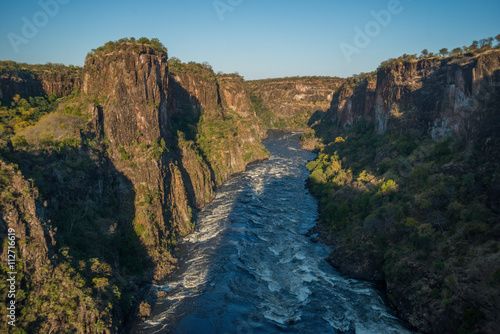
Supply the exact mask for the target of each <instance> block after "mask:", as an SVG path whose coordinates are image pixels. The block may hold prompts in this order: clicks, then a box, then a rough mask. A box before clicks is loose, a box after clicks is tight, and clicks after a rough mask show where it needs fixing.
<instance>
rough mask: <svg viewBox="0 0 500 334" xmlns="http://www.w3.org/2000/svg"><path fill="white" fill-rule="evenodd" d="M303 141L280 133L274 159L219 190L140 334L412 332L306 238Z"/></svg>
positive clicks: (314, 215)
mask: <svg viewBox="0 0 500 334" xmlns="http://www.w3.org/2000/svg"><path fill="white" fill-rule="evenodd" d="M299 138H300V134H298V133H290V132H288V133H286V132H278V131H272V132H270V137H269V139H267V140H266V141H265V145H266V148H267V149H268V150H269V151H270V153H271V157H270V158H269V159H268V160H266V161H263V162H259V163H255V164H252V165H251V166H249V167H248V169H247V171H246V172H244V173H241V174H239V175H236V176H234V177H232V178H231V179H229V180H228V181H227V182H226V183H225V184H224V185H222V186H221V187H219V189H218V190H217V196H216V198H215V200H214V201H213V202H212V203H210V204H209V205H207V206H206V207H205V208H204V209H203V210H201V211H200V212H199V214H198V216H197V220H196V231H195V232H194V233H192V234H191V235H189V236H188V237H186V238H185V239H184V240H183V242H182V243H181V245H180V250H179V254H180V257H181V261H182V265H181V267H180V269H179V270H178V271H177V272H176V273H175V274H174V275H172V276H171V277H170V278H169V279H168V280H167V281H166V282H164V284H163V285H154V286H152V287H151V289H152V291H153V292H155V290H163V291H165V292H166V297H165V298H159V299H158V300H157V301H156V305H155V307H154V309H153V312H152V315H151V317H150V318H149V319H148V320H147V321H146V322H144V323H142V324H140V325H138V327H137V330H136V331H134V332H136V333H190V334H196V333H203V334H209V333H221V334H225V333H314V334H318V333H357V334H358V333H384V334H386V333H398V334H400V333H411V331H409V330H408V329H407V326H406V325H405V324H404V323H403V322H402V321H401V320H399V319H397V318H396V317H395V316H394V312H393V310H392V309H391V308H390V307H389V306H388V305H387V304H386V303H385V301H384V298H383V297H382V296H381V294H380V292H379V291H378V290H376V289H375V288H374V286H373V284H372V283H368V282H362V281H358V280H354V279H351V278H348V277H345V276H343V275H341V274H340V273H339V272H338V271H336V270H335V269H334V268H332V267H331V266H330V265H329V264H328V263H327V262H326V261H325V258H326V257H327V255H328V253H329V251H330V247H329V246H325V245H322V244H321V243H314V242H312V241H311V238H310V237H306V236H305V234H306V233H307V232H308V231H309V230H310V229H311V228H312V227H313V226H314V225H315V224H316V222H317V219H318V204H317V201H316V199H315V198H314V197H313V196H312V195H311V194H310V193H309V191H308V190H307V188H306V186H305V180H306V179H307V177H308V174H309V172H308V170H307V169H306V168H305V164H306V163H307V162H308V161H309V160H311V159H314V157H315V154H313V153H311V152H309V151H304V150H301V149H300V147H299Z"/></svg>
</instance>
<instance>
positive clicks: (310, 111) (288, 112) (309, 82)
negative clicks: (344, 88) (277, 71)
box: [246, 77, 344, 130]
mask: <svg viewBox="0 0 500 334" xmlns="http://www.w3.org/2000/svg"><path fill="white" fill-rule="evenodd" d="M343 82H344V79H342V78H332V77H292V78H280V79H264V80H252V81H247V82H246V84H247V87H248V90H249V91H250V93H251V95H252V102H253V103H254V106H255V108H256V110H257V113H258V115H259V117H260V118H261V119H262V120H263V121H264V123H265V124H266V126H267V127H268V128H280V129H289V130H298V129H306V128H307V127H308V125H309V124H308V122H309V120H310V119H311V117H312V116H313V115H314V114H315V113H317V112H323V111H326V110H327V109H328V108H329V107H330V105H331V101H332V98H333V96H334V92H335V91H336V89H337V88H338V87H340V85H341V84H342V83H343Z"/></svg>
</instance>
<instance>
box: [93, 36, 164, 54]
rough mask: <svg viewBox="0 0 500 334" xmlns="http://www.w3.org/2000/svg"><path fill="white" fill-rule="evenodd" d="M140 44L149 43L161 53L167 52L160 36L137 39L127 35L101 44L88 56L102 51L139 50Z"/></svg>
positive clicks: (148, 44)
mask: <svg viewBox="0 0 500 334" xmlns="http://www.w3.org/2000/svg"><path fill="white" fill-rule="evenodd" d="M139 45H147V46H150V47H152V48H153V49H154V50H156V51H158V52H160V53H161V54H165V55H166V54H167V48H166V47H165V45H163V44H162V43H161V42H160V40H159V39H158V38H151V39H149V38H147V37H141V38H139V39H136V38H134V37H130V38H127V37H126V38H122V39H119V40H117V41H109V42H106V43H105V44H104V45H103V46H100V47H98V48H97V49H92V51H90V52H89V53H88V54H87V58H88V57H92V56H95V55H98V54H101V53H109V52H113V51H116V50H133V51H136V52H137V51H139V48H138V46H139Z"/></svg>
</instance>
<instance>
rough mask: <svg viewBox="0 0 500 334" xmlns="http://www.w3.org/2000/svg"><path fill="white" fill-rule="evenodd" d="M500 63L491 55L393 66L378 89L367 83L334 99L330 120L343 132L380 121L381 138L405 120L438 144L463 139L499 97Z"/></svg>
mask: <svg viewBox="0 0 500 334" xmlns="http://www.w3.org/2000/svg"><path fill="white" fill-rule="evenodd" d="M499 58H500V51H498V50H491V51H488V52H484V53H481V54H479V55H472V56H465V57H462V58H444V59H438V58H431V59H423V60H416V61H410V62H402V63H393V64H391V65H388V66H387V67H385V68H380V69H379V70H378V71H377V75H376V84H375V83H374V81H373V79H372V78H363V79H362V80H360V84H359V85H355V88H354V89H352V88H351V87H342V88H341V89H340V90H339V91H338V92H337V93H335V95H334V97H333V102H332V105H331V108H330V109H329V111H328V118H329V119H332V120H335V121H337V122H338V125H339V126H341V127H344V128H345V127H349V126H352V124H353V122H355V120H360V119H368V120H370V121H375V123H376V130H377V132H379V133H383V132H384V131H386V130H387V128H388V127H390V126H391V124H394V125H396V124H399V123H400V122H399V120H400V119H402V118H405V119H406V124H405V126H407V127H411V128H414V129H416V130H418V131H420V132H422V133H430V134H431V135H432V137H433V138H434V139H435V140H439V139H441V138H443V137H444V136H449V135H454V136H455V137H457V138H464V137H465V136H467V135H468V134H467V132H468V129H471V128H472V127H473V124H476V123H477V122H480V121H481V119H482V117H483V116H482V111H484V110H486V109H487V110H491V108H492V104H493V102H494V99H496V98H497V96H498V94H497V92H498V89H499V87H498V82H499V79H500V71H499V70H498V68H499V61H500V60H499ZM351 92H352V95H351ZM469 135H470V133H469Z"/></svg>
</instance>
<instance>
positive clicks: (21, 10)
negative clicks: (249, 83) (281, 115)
mask: <svg viewBox="0 0 500 334" xmlns="http://www.w3.org/2000/svg"><path fill="white" fill-rule="evenodd" d="M398 2H399V4H398ZM40 3H42V4H52V5H50V6H48V7H47V6H46V7H47V8H48V10H46V11H44V10H43V9H42V6H41V5H40ZM54 3H56V4H57V5H56V6H55V5H54ZM381 11H382V12H381ZM47 12H49V14H51V15H49V14H47ZM372 12H375V13H385V14H387V13H390V18H389V17H388V16H387V15H385V16H384V15H382V16H380V18H379V21H377V20H376V19H375V17H374V16H373V14H372ZM391 12H392V13H391ZM499 14H500V1H498V0H477V1H472V0H471V1H463V0H454V1H430V0H429V1H428V0H400V1H397V0H382V1H379V0H372V1H368V0H352V1H347V0H308V1H298V0H275V1H272V0H267V1H264V0H176V1H172V0H152V1H147V0H146V1H138V0H136V1H129V0H121V1H105V0H87V1H83V0H41V1H24V0H17V1H15V0H10V1H6V0H0V60H14V61H18V62H26V63H31V64H34V63H41V64H44V63H46V62H54V63H63V64H67V65H69V64H73V65H78V66H83V64H84V61H85V56H86V54H87V53H88V52H89V51H90V50H91V49H93V48H97V47H98V46H100V45H103V44H104V43H105V42H107V41H109V40H117V39H120V38H122V37H142V36H145V37H148V38H153V37H156V38H159V39H160V41H161V42H162V43H163V44H165V46H166V47H167V48H168V51H169V56H170V57H174V56H175V57H178V58H180V59H181V60H183V61H186V62H187V61H191V60H192V61H196V62H204V61H207V62H208V63H210V64H211V65H212V66H213V68H214V70H215V71H222V72H226V73H231V72H235V71H237V72H239V73H240V74H241V75H243V76H244V77H245V78H246V79H261V78H269V77H283V76H295V75H325V76H342V77H345V76H350V75H352V74H356V73H360V72H369V71H372V70H374V69H376V67H377V66H378V65H379V64H380V62H381V61H383V60H386V59H388V58H393V57H398V56H400V55H402V54H403V53H420V51H421V50H423V49H425V48H427V49H429V51H434V52H437V51H438V50H439V49H441V48H443V47H447V48H449V49H450V50H451V49H453V48H454V47H457V46H463V45H470V43H471V42H472V41H473V40H479V39H481V38H485V37H490V36H496V35H497V34H500V19H499ZM26 22H28V23H26ZM30 25H32V27H31V28H33V27H34V28H35V30H33V29H31V30H30V29H29V26H30ZM356 28H359V30H360V31H362V32H363V34H366V33H367V32H368V33H369V35H366V36H365V39H363V38H361V39H360V38H359V36H358V40H357V42H358V43H357V44H356V40H355V37H356V35H357V32H356V31H357V30H355V29H356ZM367 28H368V31H367V30H366V29H367ZM370 29H371V30H370ZM366 37H368V39H366ZM13 41H14V42H13ZM346 45H348V46H349V47H348V50H351V51H352V50H353V48H355V49H356V51H355V52H350V54H349V55H348V57H346V56H345V54H344V52H343V51H342V48H341V46H344V49H345V48H346ZM350 47H352V48H350ZM349 48H350V49H349ZM16 49H17V50H16ZM347 53H349V52H347Z"/></svg>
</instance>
